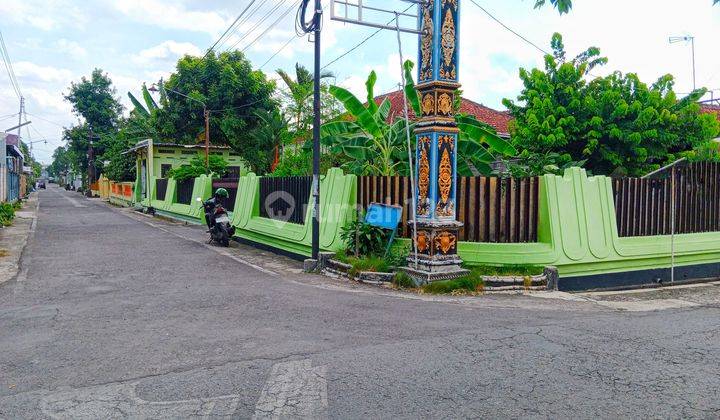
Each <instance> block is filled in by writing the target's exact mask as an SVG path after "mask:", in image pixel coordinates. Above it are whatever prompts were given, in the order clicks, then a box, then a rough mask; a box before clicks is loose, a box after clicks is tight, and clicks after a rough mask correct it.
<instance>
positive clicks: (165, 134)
mask: <svg viewBox="0 0 720 420" xmlns="http://www.w3.org/2000/svg"><path fill="white" fill-rule="evenodd" d="M164 88H165V91H166V95H167V98H168V99H169V100H167V103H166V104H162V105H163V106H162V107H159V108H158V109H157V111H156V112H157V121H156V123H155V124H156V129H157V131H158V136H159V137H161V138H162V139H164V140H168V141H173V142H178V143H185V144H195V143H198V142H200V141H202V140H203V139H204V136H205V118H204V115H203V104H205V105H206V106H207V109H208V110H211V111H212V113H211V118H210V141H211V142H212V143H213V144H216V145H228V146H231V147H233V148H235V150H236V151H237V152H238V153H240V154H243V153H244V152H245V150H243V149H242V148H241V147H242V146H245V143H244V142H243V141H242V140H243V136H246V135H247V133H248V132H250V131H252V130H253V129H254V128H255V127H256V126H257V125H258V124H259V123H260V122H259V121H258V119H257V118H256V117H255V113H256V111H257V110H274V109H277V104H276V103H275V101H273V99H272V94H273V92H274V90H275V83H274V82H272V81H269V80H267V78H266V77H265V74H263V73H262V72H261V71H259V70H253V69H252V66H251V64H250V62H249V61H248V60H247V59H246V58H245V56H244V55H243V54H242V53H241V52H237V51H233V52H224V53H222V54H220V55H215V53H213V52H211V53H210V54H208V55H207V56H206V57H191V56H185V57H183V58H181V59H180V60H179V61H178V63H177V68H176V71H175V73H173V74H172V75H171V76H170V78H169V79H168V80H167V82H165V83H164ZM183 95H187V96H189V97H190V98H192V99H188V98H186V97H185V96H183Z"/></svg>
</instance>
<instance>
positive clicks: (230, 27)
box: [205, 0, 257, 57]
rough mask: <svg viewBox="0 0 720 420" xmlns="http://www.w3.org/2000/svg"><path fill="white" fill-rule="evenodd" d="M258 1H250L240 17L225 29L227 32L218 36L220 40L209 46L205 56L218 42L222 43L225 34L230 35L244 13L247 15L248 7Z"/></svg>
mask: <svg viewBox="0 0 720 420" xmlns="http://www.w3.org/2000/svg"><path fill="white" fill-rule="evenodd" d="M256 1H257V0H251V1H250V3H248V5H247V6H246V7H245V8H244V9H243V11H242V12H240V14H239V15H238V17H237V18H235V20H234V21H233V23H232V24H231V25H230V26H228V28H227V29H226V30H225V32H223V34H222V35H221V36H220V38H218V40H217V41H215V43H214V44H213V45H212V47H210V48H208V50H207V52H205V57H207V56H208V54H210V52H211V51H213V50H214V49H215V47H216V46H217V45H218V43H220V41H222V40H223V39H224V38H225V36H226V35H228V32H230V30H231V29H233V27H235V25H236V24H237V23H238V21H239V20H240V19H241V18H242V17H243V15H245V13H246V12H247V11H248V9H250V7H251V6H252V5H253V3H255V2H256Z"/></svg>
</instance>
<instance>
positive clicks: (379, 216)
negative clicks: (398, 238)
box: [365, 203, 403, 230]
mask: <svg viewBox="0 0 720 420" xmlns="http://www.w3.org/2000/svg"><path fill="white" fill-rule="evenodd" d="M402 210H403V209H402V207H400V206H390V205H387V204H378V203H371V204H370V205H369V206H368V208H367V213H366V214H365V223H367V224H369V225H372V226H377V227H379V228H383V229H388V230H395V229H397V227H398V225H399V224H400V219H401V218H402Z"/></svg>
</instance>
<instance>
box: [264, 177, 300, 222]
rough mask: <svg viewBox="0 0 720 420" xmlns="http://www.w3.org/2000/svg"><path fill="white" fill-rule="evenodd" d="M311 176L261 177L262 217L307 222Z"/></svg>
mask: <svg viewBox="0 0 720 420" xmlns="http://www.w3.org/2000/svg"><path fill="white" fill-rule="evenodd" d="M311 187H312V177H311V176H292V177H277V178H272V177H263V178H260V217H265V218H268V219H274V220H282V221H285V222H290V223H295V224H298V225H304V224H305V215H306V213H307V208H308V203H310V188H311Z"/></svg>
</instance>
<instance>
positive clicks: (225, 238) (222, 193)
mask: <svg viewBox="0 0 720 420" xmlns="http://www.w3.org/2000/svg"><path fill="white" fill-rule="evenodd" d="M227 197H228V192H227V190H225V189H224V188H219V189H218V190H217V191H216V192H215V195H214V196H213V198H211V199H209V200H207V201H205V202H203V209H204V210H205V221H206V223H207V225H208V232H209V233H210V241H208V243H212V242H213V241H214V242H216V243H218V244H220V245H221V246H224V247H228V246H230V238H232V237H233V236H234V235H235V227H233V225H232V224H230V216H228V213H227V210H225V207H223V205H222V202H221V200H220V199H221V198H227ZM197 201H199V202H202V199H201V198H198V199H197Z"/></svg>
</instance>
